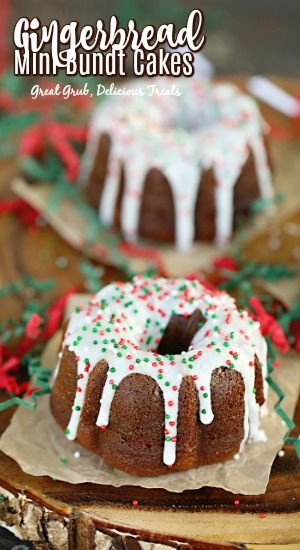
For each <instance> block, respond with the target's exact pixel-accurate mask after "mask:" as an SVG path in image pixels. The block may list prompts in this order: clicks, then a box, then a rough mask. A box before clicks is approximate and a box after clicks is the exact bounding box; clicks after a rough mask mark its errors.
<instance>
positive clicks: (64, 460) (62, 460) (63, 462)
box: [60, 457, 68, 464]
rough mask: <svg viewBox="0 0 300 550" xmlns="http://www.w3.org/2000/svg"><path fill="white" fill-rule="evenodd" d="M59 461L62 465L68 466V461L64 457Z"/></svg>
mask: <svg viewBox="0 0 300 550" xmlns="http://www.w3.org/2000/svg"><path fill="white" fill-rule="evenodd" d="M60 461H61V463H62V464H68V459H67V458H66V457H61V458H60Z"/></svg>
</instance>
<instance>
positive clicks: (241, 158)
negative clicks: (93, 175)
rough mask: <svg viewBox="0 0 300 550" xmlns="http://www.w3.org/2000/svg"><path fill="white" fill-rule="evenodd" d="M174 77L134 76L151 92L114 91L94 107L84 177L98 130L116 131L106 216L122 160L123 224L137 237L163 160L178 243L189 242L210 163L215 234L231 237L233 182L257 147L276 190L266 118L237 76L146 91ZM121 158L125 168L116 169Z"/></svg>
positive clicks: (262, 169)
mask: <svg viewBox="0 0 300 550" xmlns="http://www.w3.org/2000/svg"><path fill="white" fill-rule="evenodd" d="M173 83H174V82H173V80H172V79H168V78H162V77H159V78H155V79H151V81H150V80H146V79H145V80H139V81H138V82H136V81H135V82H131V83H129V84H128V88H136V87H139V88H141V89H142V90H143V91H144V93H145V95H144V96H142V97H136V96H130V95H127V96H117V97H110V98H109V99H108V100H106V101H105V102H104V103H103V104H101V105H100V106H99V107H98V108H96V109H95V111H94V112H93V115H92V120H91V128H90V138H89V141H88V145H87V149H86V152H85V155H84V158H83V164H82V171H81V179H82V180H84V181H85V182H87V181H88V177H89V174H90V172H91V170H92V167H93V164H94V162H95V157H96V152H97V148H98V143H99V139H100V136H101V135H103V134H104V133H107V134H108V135H109V136H110V138H111V143H112V146H111V150H110V154H109V160H108V176H107V178H106V181H105V185H104V190H103V194H102V197H101V200H100V204H99V214H100V216H101V218H102V220H103V221H104V223H106V224H108V225H109V224H112V222H113V218H114V211H115V204H116V198H117V191H118V187H119V173H120V167H121V164H122V165H123V166H124V169H125V182H126V183H125V190H124V200H123V206H122V212H121V228H122V231H123V233H124V235H125V238H126V239H128V240H130V241H134V240H136V238H137V234H138V226H139V216H140V205H141V199H142V194H143V187H144V182H145V178H146V175H147V173H148V172H149V170H151V168H154V167H155V168H158V169H159V170H160V171H161V172H162V173H163V174H164V175H165V177H166V178H167V180H168V182H169V184H170V187H171V190H172V193H173V198H174V207H175V234H176V245H177V246H178V248H179V249H182V250H185V249H188V248H190V246H191V244H192V243H193V241H194V238H195V227H194V216H195V206H196V200H197V195H198V189H199V182H200V180H201V174H202V173H203V172H204V171H206V170H208V169H212V170H213V172H214V175H215V178H216V183H217V185H216V189H215V202H216V241H217V242H224V241H226V240H227V239H228V238H229V237H230V236H231V233H232V226H233V214H234V212H233V188H234V186H235V184H236V182H237V180H238V178H239V176H240V174H241V171H242V168H243V166H244V164H245V162H246V160H247V158H248V155H249V151H250V150H251V151H252V153H253V155H254V159H255V166H256V173H257V180H258V185H259V189H260V193H261V196H262V197H263V198H265V199H269V198H271V197H272V195H273V189H272V182H271V171H270V168H269V165H268V161H267V156H266V151H265V146H264V142H263V121H262V118H261V115H260V112H259V110H258V108H257V106H256V104H255V102H254V100H252V99H251V98H250V97H249V96H247V95H245V94H243V93H242V92H241V91H239V90H238V89H237V88H236V87H235V86H233V85H232V84H227V83H226V84H224V83H223V84H211V82H210V81H208V80H205V79H202V80H194V79H187V78H180V79H176V86H177V87H178V88H179V90H180V91H181V93H182V95H181V96H179V97H176V96H151V97H149V95H147V93H148V92H147V90H148V89H147V86H148V85H156V86H157V88H158V89H163V88H168V87H170V86H171V84H173ZM118 165H119V169H118Z"/></svg>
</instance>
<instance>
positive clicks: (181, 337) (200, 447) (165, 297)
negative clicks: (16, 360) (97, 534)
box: [51, 276, 267, 476]
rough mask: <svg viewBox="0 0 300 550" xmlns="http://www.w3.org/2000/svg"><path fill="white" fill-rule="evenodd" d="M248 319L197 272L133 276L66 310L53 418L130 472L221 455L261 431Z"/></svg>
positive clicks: (254, 336) (256, 355) (256, 347)
mask: <svg viewBox="0 0 300 550" xmlns="http://www.w3.org/2000/svg"><path fill="white" fill-rule="evenodd" d="M266 355H267V350H266V343H265V340H264V338H263V337H262V336H261V334H260V327H259V323H257V322H255V321H253V320H252V319H251V317H250V316H249V315H248V313H247V312H246V311H243V310H242V311H241V310H238V309H237V306H236V304H235V301H234V300H233V298H231V297H230V296H229V295H227V294H226V293H224V292H219V291H215V292H212V291H210V290H207V288H205V287H204V286H203V285H201V284H200V283H199V282H197V281H189V280H185V279H176V280H169V279H149V278H144V277H141V276H140V277H136V278H135V279H134V280H133V282H132V283H115V284H111V285H109V286H107V287H105V288H104V289H102V290H101V291H100V292H99V293H98V294H97V295H95V296H94V297H93V298H92V300H91V301H90V303H89V305H88V306H87V307H86V308H79V307H78V308H77V309H76V311H75V312H74V313H73V314H72V316H71V319H70V321H69V324H68V326H67V329H66V332H65V336H64V340H63V344H62V349H61V352H60V358H59V363H58V367H57V373H56V377H55V381H54V386H53V390H52V394H51V408H52V413H53V415H54V418H55V419H56V421H57V422H58V424H59V425H60V426H61V427H62V428H63V429H64V430H65V431H66V435H67V438H68V439H71V440H74V439H76V440H77V441H78V442H79V443H81V444H82V445H83V446H84V447H86V448H87V449H90V450H91V451H93V452H95V453H97V454H99V455H100V456H101V457H103V458H104V459H105V460H106V461H107V462H108V463H109V464H111V465H112V466H115V467H116V468H120V469H122V470H124V471H126V472H128V473H130V474H135V475H142V476H155V475H159V474H163V473H167V472H174V471H180V470H188V469H190V468H194V467H198V466H203V465H207V464H212V463H215V462H221V461H224V460H227V459H230V458H232V457H233V456H234V455H235V454H236V453H238V452H240V451H241V450H242V449H243V447H244V445H245V444H246V442H247V441H248V440H252V441H257V440H259V439H261V438H262V437H263V432H262V431H261V429H260V410H261V406H262V405H263V403H264V401H265V397H266V383H265V376H266Z"/></svg>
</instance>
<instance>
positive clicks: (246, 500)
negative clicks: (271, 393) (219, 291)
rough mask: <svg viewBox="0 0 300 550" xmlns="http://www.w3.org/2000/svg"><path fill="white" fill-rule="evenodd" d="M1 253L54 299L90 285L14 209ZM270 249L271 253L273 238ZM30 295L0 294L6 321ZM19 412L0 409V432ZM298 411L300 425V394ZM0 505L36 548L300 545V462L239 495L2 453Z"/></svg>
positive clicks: (276, 469) (4, 182)
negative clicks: (121, 482)
mask: <svg viewBox="0 0 300 550" xmlns="http://www.w3.org/2000/svg"><path fill="white" fill-rule="evenodd" d="M241 82H242V81H241V79H239V83H241ZM281 83H282V80H281ZM284 85H285V87H286V88H287V89H290V90H293V89H295V87H296V86H298V85H299V86H300V83H298V82H293V81H287V80H285V81H284ZM264 112H265V116H266V117H267V118H268V117H270V116H272V117H274V119H275V120H276V121H279V122H280V123H285V124H288V122H287V121H286V119H284V117H281V115H277V114H275V113H273V112H272V111H271V110H270V109H268V108H264ZM275 148H277V149H278V148H280V144H279V143H276V144H275ZM283 149H284V150H285V153H284V154H287V156H286V158H287V159H289V158H290V157H291V156H293V155H294V149H295V144H294V143H290V144H288V143H284V144H283ZM286 150H288V153H286ZM291 150H292V153H291ZM299 156H300V155H299ZM283 162H285V161H283ZM286 162H287V161H286ZM15 171H16V164H15V162H14V159H11V160H10V161H5V162H3V161H2V163H1V171H0V194H1V197H9V196H10V192H9V181H10V179H11V177H12V176H13V175H14V173H15ZM289 185H290V184H289ZM263 242H264V241H261V244H260V246H259V247H257V243H253V244H250V245H248V248H247V256H248V257H252V258H255V257H257V255H258V254H259V250H261V249H262V246H263V244H262V243H263ZM284 248H285V246H284ZM0 254H1V257H0V283H1V285H3V284H6V283H7V282H11V281H14V280H17V279H19V278H20V276H22V275H25V274H27V275H31V276H32V277H35V278H42V279H44V278H48V277H49V278H51V277H54V278H55V279H56V281H57V285H56V287H55V288H54V289H53V290H51V292H50V293H49V295H48V297H49V298H50V297H51V298H55V296H58V295H60V294H61V292H62V291H63V290H65V289H67V288H69V287H70V286H71V285H76V286H78V288H79V290H80V289H82V290H84V289H83V288H82V285H83V275H82V273H81V271H80V269H79V267H78V266H79V263H80V261H81V260H82V257H81V255H80V254H79V253H78V252H76V251H74V250H73V249H72V248H71V247H70V246H68V245H67V244H66V243H64V242H63V241H62V240H61V239H60V238H59V237H58V236H57V235H56V234H55V233H54V231H53V230H52V229H51V228H50V227H48V226H46V227H40V228H38V230H30V231H24V226H22V225H21V224H20V223H18V222H17V221H16V220H15V219H14V218H13V217H11V216H1V217H0ZM58 257H64V258H66V259H67V262H68V267H67V268H66V269H60V268H59V267H58V266H57V258H58ZM263 258H264V261H267V259H268V250H267V248H266V247H264V252H263ZM270 260H271V256H270ZM118 275H119V274H118V273H117V272H116V271H114V270H108V271H106V274H105V276H106V278H107V280H109V279H112V278H114V277H115V276H118ZM26 299H28V297H27V296H26V295H18V296H17V297H16V296H14V297H13V298H12V297H9V298H2V300H1V308H0V320H2V319H5V318H6V317H7V316H8V315H9V316H10V317H17V316H18V314H19V312H20V309H21V307H22V304H23V303H24V301H25V300H26ZM12 412H13V411H11V410H9V411H5V412H3V413H1V415H0V431H1V432H2V431H3V430H4V429H5V427H6V426H7V424H8V422H9V419H10V416H11V414H12ZM37 414H38V413H37ZM295 419H296V421H297V422H298V425H299V424H300V402H299V403H298V407H297V411H296V415H295ZM235 501H236V503H235ZM237 501H238V503H237ZM0 504H1V505H0V522H4V523H5V524H6V525H10V526H11V527H12V529H13V530H14V532H15V534H16V535H18V536H20V537H22V538H24V539H27V540H31V541H35V545H36V548H45V549H46V548H49V549H58V550H61V549H62V550H65V549H67V548H71V549H75V548H76V549H80V550H85V549H92V548H99V549H107V550H108V549H112V550H113V549H122V548H125V549H129V550H131V549H132V550H138V549H140V548H142V549H145V550H155V549H157V550H159V549H160V550H163V549H167V548H182V549H184V548H190V549H197V548H198V549H200V550H201V549H208V550H210V549H211V550H218V549H221V548H223V549H224V548H227V549H228V548H231V549H238V548H249V549H250V548H254V547H255V548H256V549H257V550H258V549H261V550H262V549H263V548H270V546H269V545H271V546H272V548H273V550H274V549H276V548H290V549H294V550H295V549H296V548H300V468H299V462H298V460H297V457H296V455H295V453H294V451H293V449H292V448H291V447H290V446H289V447H285V448H284V454H283V456H278V457H277V458H276V460H275V463H274V466H273V469H272V473H271V477H270V482H269V486H268V490H267V492H266V493H265V494H264V495H259V496H243V495H233V494H231V493H227V492H225V491H223V490H219V489H213V488H202V489H199V490H197V491H186V492H184V493H182V494H171V493H168V492H166V491H164V490H154V489H151V490H150V489H149V490H148V489H147V490H146V489H142V488H136V487H124V488H121V489H116V488H113V487H107V486H100V485H92V484H80V485H76V486H73V485H70V484H67V483H64V482H60V481H56V480H53V479H50V478H47V477H42V478H41V477H33V476H29V475H26V474H24V473H23V472H22V470H21V469H20V468H19V466H18V465H17V464H16V463H15V462H14V461H13V460H11V459H10V458H8V457H7V456H5V455H4V454H3V453H0ZM233 541H234V542H233ZM253 544H255V546H252V545H253ZM264 545H267V546H264ZM273 545H274V546H273ZM275 545H276V546H275Z"/></svg>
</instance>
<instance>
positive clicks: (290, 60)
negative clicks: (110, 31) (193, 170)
mask: <svg viewBox="0 0 300 550" xmlns="http://www.w3.org/2000/svg"><path fill="white" fill-rule="evenodd" d="M1 2H2V0H0V11H1ZM193 8H200V9H202V10H203V12H204V15H205V31H206V35H207V44H206V46H205V48H204V50H203V53H204V54H205V55H206V56H207V58H208V59H209V60H210V61H212V62H213V64H214V65H215V67H216V70H217V73H218V74H232V73H244V74H251V73H252V74H253V73H266V74H267V73H268V74H280V75H289V76H299V75H300V0H198V1H194V0H185V1H184V0H160V1H156V2H152V1H149V0H12V15H11V18H10V19H11V28H12V27H13V23H14V21H16V20H17V19H18V18H19V17H21V16H24V15H26V16H28V17H34V16H37V17H39V18H40V19H41V20H42V22H43V23H47V22H49V20H51V19H53V18H59V20H60V22H61V23H67V22H68V21H70V20H71V19H73V20H74V19H75V20H78V21H80V22H81V23H84V24H87V23H93V22H94V21H95V20H97V19H104V20H107V19H108V18H109V17H110V16H111V15H117V16H118V17H119V19H120V22H121V23H122V24H126V22H127V21H128V19H130V18H131V17H133V18H135V19H136V20H137V21H138V23H139V24H140V25H144V24H147V23H150V22H151V23H162V22H170V21H174V22H175V23H176V24H178V25H180V26H182V25H183V24H184V23H185V21H186V18H187V16H188V14H189V12H190V11H191V10H192V9H193ZM10 36H11V33H10Z"/></svg>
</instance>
